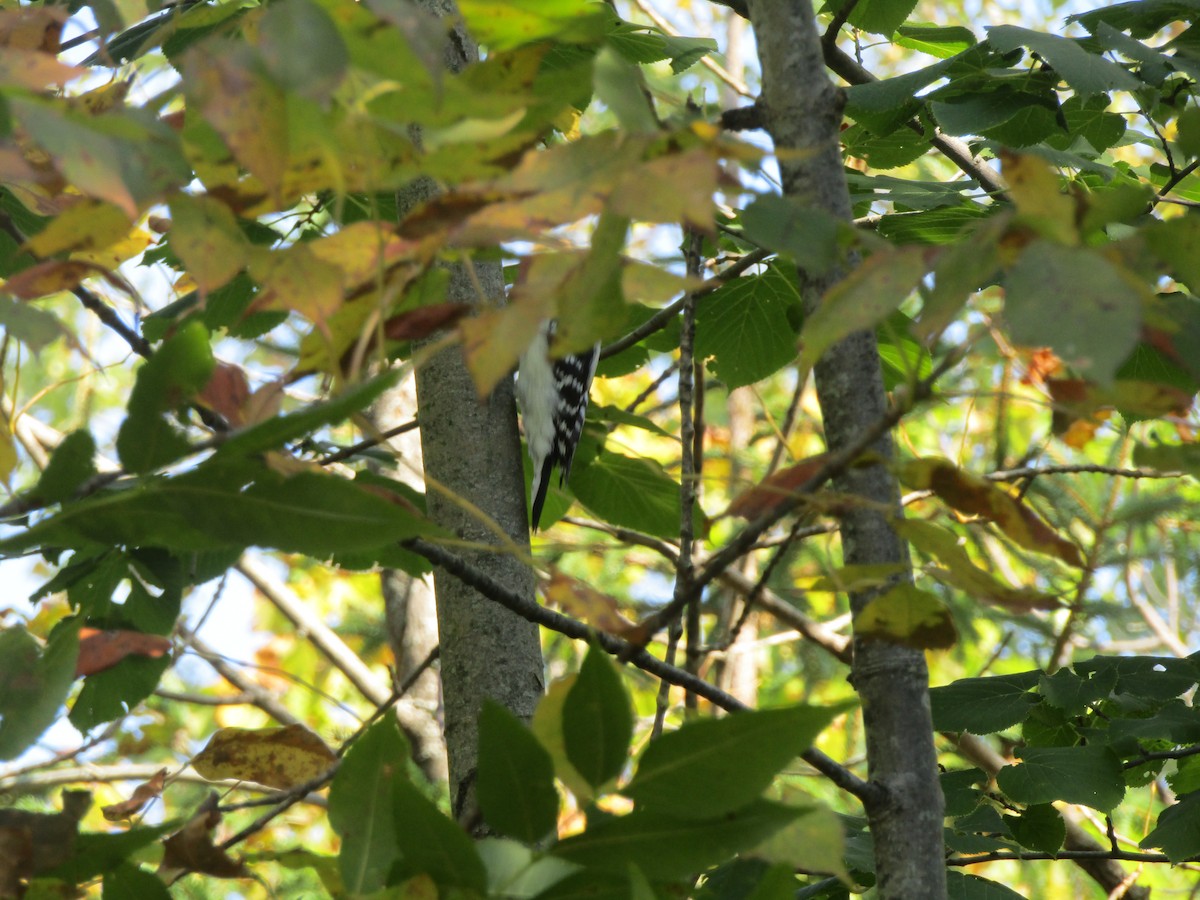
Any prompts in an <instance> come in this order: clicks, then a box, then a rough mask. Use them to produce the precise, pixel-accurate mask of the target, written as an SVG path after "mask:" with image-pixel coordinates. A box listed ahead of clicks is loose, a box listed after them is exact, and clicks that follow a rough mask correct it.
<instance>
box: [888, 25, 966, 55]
mask: <svg viewBox="0 0 1200 900" xmlns="http://www.w3.org/2000/svg"><path fill="white" fill-rule="evenodd" d="M894 41H895V43H896V44H898V45H899V46H901V47H907V48H908V49H909V50H920V51H922V52H923V53H928V54H930V55H931V56H937V57H941V58H942V59H946V58H948V57H951V56H954V55H955V54H957V53H961V52H962V51H963V50H966V49H967V48H969V47H973V46H975V43H976V41H975V35H974V34H973V33H972V32H971V29H969V28H964V27H962V26H961V25H950V26H944V25H901V26H900V28H899V29H897V31H896V36H895V38H894Z"/></svg>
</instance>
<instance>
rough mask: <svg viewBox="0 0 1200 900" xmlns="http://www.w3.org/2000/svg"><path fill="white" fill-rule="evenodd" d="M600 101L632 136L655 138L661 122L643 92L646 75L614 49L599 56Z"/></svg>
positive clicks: (597, 93)
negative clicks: (645, 135) (652, 135)
mask: <svg viewBox="0 0 1200 900" xmlns="http://www.w3.org/2000/svg"><path fill="white" fill-rule="evenodd" d="M594 71H595V79H596V83H595V87H596V99H598V100H599V101H600V102H601V103H603V104H604V105H605V106H607V107H608V108H609V109H610V110H611V111H612V113H613V115H615V116H616V117H617V121H618V122H619V123H620V124H621V126H622V127H623V128H625V129H627V130H629V131H632V132H640V133H643V134H653V133H654V132H655V131H657V130H658V120H657V119H656V118H655V115H654V110H653V109H651V108H650V100H649V98H648V96H647V94H646V93H645V91H644V90H643V86H644V82H643V80H642V73H641V71H640V70H639V69H638V67H637V66H635V65H634V64H633V63H631V62H629V61H627V60H626V59H624V58H623V57H622V56H621V55H620V54H619V53H618V52H617V51H615V50H613V49H612V48H611V47H604V48H603V49H601V51H600V52H599V53H598V54H596V65H595V70H594Z"/></svg>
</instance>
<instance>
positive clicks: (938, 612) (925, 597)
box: [854, 584, 958, 650]
mask: <svg viewBox="0 0 1200 900" xmlns="http://www.w3.org/2000/svg"><path fill="white" fill-rule="evenodd" d="M854 634H855V636H857V637H860V638H864V637H865V638H874V639H876V640H883V641H889V642H891V643H893V644H902V645H903V646H905V647H912V648H913V649H916V650H945V649H947V648H949V647H953V646H954V643H955V641H957V640H958V632H957V631H956V630H955V628H954V619H953V617H951V615H950V610H948V609H947V608H946V606H945V604H943V603H942V601H941V600H939V599H938V598H937V595H936V594H932V593H930V592H929V591H923V590H921V589H920V588H918V587H915V586H914V585H911V584H898V585H896V586H895V587H893V588H891V589H890V590H888V591H887V592H886V593H883V594H880V595H879V596H878V597H875V598H874V599H872V600H871V601H869V602H868V603H867V605H866V606H864V607H863V608H862V610H861V611H860V612H859V613H858V615H856V616H855V617H854Z"/></svg>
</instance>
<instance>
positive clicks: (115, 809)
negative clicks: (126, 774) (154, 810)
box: [100, 769, 167, 822]
mask: <svg viewBox="0 0 1200 900" xmlns="http://www.w3.org/2000/svg"><path fill="white" fill-rule="evenodd" d="M166 780H167V770H166V769H159V770H158V771H157V772H155V773H154V775H153V776H152V777H151V778H150V780H149V781H145V782H143V783H142V784H139V785H138V786H137V787H136V788H134V789H133V795H132V796H131V797H130V798H129V799H128V800H122V801H121V802H120V803H113V804H111V805H109V806H104V807H101V809H100V811H101V812H102V813H104V818H106V819H108V821H110V822H120V821H121V820H123V819H128V818H130V817H131V816H133V815H135V814H136V813H138V812H141V809H142V807H143V806H145V805H146V804H147V803H149V802H150V801H151V800H153V799H154V798H156V797H158V796H161V794H162V791H163V784H164V783H165V782H166Z"/></svg>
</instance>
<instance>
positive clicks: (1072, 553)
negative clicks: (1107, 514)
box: [900, 457, 1083, 568]
mask: <svg viewBox="0 0 1200 900" xmlns="http://www.w3.org/2000/svg"><path fill="white" fill-rule="evenodd" d="M900 479H901V480H902V481H903V482H904V483H905V484H906V485H908V486H909V487H912V488H915V489H917V490H930V491H933V492H934V493H935V494H937V495H938V496H939V497H940V498H941V499H942V500H944V501H945V502H946V503H948V504H949V505H950V506H952V507H953V508H954V509H957V510H958V511H959V512H964V513H967V514H969V515H973V516H979V517H980V518H982V519H987V520H988V521H990V522H994V523H995V524H996V526H997V527H998V528H999V529H1000V530H1001V531H1003V532H1004V533H1005V534H1006V535H1008V537H1009V538H1011V539H1012V540H1013V541H1014V542H1015V543H1017V544H1019V545H1020V546H1022V547H1024V548H1025V549H1027V550H1033V551H1035V552H1037V553H1045V554H1048V555H1050V556H1054V557H1057V558H1058V559H1061V560H1062V561H1063V562H1065V563H1067V564H1068V565H1072V566H1077V567H1080V568H1082V567H1083V556H1082V555H1081V554H1080V552H1079V548H1078V547H1076V546H1075V545H1074V544H1073V543H1071V542H1070V541H1068V540H1067V539H1066V538H1064V537H1062V536H1060V535H1059V534H1057V533H1056V532H1055V531H1054V530H1053V529H1052V528H1051V527H1050V526H1049V525H1047V524H1046V523H1045V522H1043V521H1042V520H1041V519H1040V518H1038V515H1037V513H1035V512H1034V511H1033V510H1031V509H1029V507H1027V506H1025V505H1023V504H1022V503H1020V502H1019V501H1018V500H1017V499H1016V498H1014V497H1013V496H1012V495H1011V494H1009V493H1008V492H1007V491H1006V490H1004V489H1003V488H1002V487H999V486H998V485H996V484H993V483H992V482H990V481H987V480H986V479H983V478H980V477H979V476H978V475H972V474H970V473H968V472H964V471H962V470H961V469H959V468H958V467H957V466H955V465H954V463H952V462H950V461H949V460H946V459H938V458H936V457H930V458H927V459H914V460H911V461H909V462H907V463H905V464H904V465H903V466H901V467H900Z"/></svg>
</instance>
